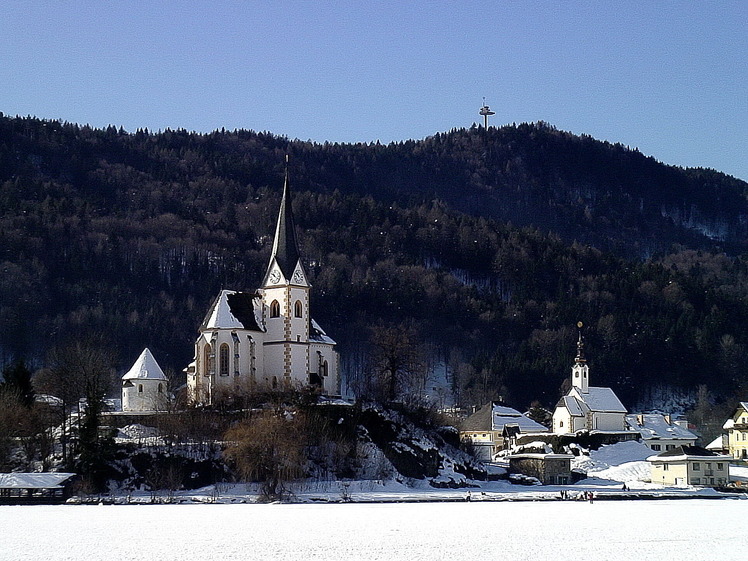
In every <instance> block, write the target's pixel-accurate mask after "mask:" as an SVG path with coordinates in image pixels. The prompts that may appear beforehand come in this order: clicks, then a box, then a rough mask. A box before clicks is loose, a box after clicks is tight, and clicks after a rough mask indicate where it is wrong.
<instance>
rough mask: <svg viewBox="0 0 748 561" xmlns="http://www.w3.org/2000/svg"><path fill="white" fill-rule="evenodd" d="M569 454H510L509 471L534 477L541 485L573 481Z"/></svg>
mask: <svg viewBox="0 0 748 561" xmlns="http://www.w3.org/2000/svg"><path fill="white" fill-rule="evenodd" d="M572 458H573V456H572V455H571V454H512V455H511V456H509V457H508V459H509V473H510V474H513V473H518V474H521V475H525V476H527V477H534V478H536V479H537V480H538V481H540V482H541V483H542V484H543V485H568V484H570V483H575V482H576V480H575V478H574V477H573V474H572V471H571V460H572Z"/></svg>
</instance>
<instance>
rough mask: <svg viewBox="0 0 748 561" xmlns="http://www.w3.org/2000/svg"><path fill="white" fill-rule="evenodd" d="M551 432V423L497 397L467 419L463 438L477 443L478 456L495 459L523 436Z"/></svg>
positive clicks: (482, 458)
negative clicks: (501, 401) (538, 420)
mask: <svg viewBox="0 0 748 561" xmlns="http://www.w3.org/2000/svg"><path fill="white" fill-rule="evenodd" d="M548 432H550V431H549V430H548V428H547V427H544V426H543V425H541V424H540V423H537V422H535V421H533V420H532V419H530V418H529V417H527V416H526V415H523V414H522V413H520V412H519V411H517V410H516V409H512V408H511V407H506V406H505V405H501V404H500V403H497V402H495V401H494V402H491V403H487V404H486V405H484V406H483V407H481V408H480V409H479V410H478V411H476V412H475V413H473V414H472V415H470V416H469V417H468V418H467V419H465V421H463V423H462V425H461V426H460V440H461V441H462V442H464V443H466V444H470V445H471V446H472V447H473V450H474V452H475V456H476V457H477V458H478V459H481V460H484V461H491V460H492V459H493V457H494V456H495V455H496V453H497V452H500V451H501V450H504V449H506V448H509V446H511V445H513V444H515V443H516V441H517V439H518V438H519V436H521V435H528V434H538V433H541V434H542V433H548Z"/></svg>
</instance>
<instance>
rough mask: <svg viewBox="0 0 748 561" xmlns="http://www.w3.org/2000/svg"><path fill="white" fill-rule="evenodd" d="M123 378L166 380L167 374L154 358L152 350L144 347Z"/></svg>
mask: <svg viewBox="0 0 748 561" xmlns="http://www.w3.org/2000/svg"><path fill="white" fill-rule="evenodd" d="M122 379H123V380H135V379H138V380H166V375H165V374H164V371H163V370H161V367H160V366H159V365H158V363H157V362H156V359H155V358H153V355H152V354H151V351H149V350H148V349H143V352H142V353H140V356H139V357H138V360H136V361H135V364H133V365H132V368H130V370H128V371H127V373H126V374H125V375H124V376H122Z"/></svg>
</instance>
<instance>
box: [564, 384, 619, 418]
mask: <svg viewBox="0 0 748 561" xmlns="http://www.w3.org/2000/svg"><path fill="white" fill-rule="evenodd" d="M569 395H573V396H574V397H576V398H577V399H579V400H580V401H582V402H584V403H585V405H587V407H589V408H590V411H598V412H607V413H626V408H625V407H624V406H623V403H621V401H620V400H619V399H618V396H616V394H615V392H614V391H613V390H611V389H610V388H594V387H590V388H589V391H587V392H586V393H585V392H582V391H581V390H579V388H572V389H571V391H570V392H569Z"/></svg>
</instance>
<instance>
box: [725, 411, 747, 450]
mask: <svg viewBox="0 0 748 561" xmlns="http://www.w3.org/2000/svg"><path fill="white" fill-rule="evenodd" d="M722 428H723V429H724V430H725V432H726V433H727V449H728V450H729V452H730V454H731V455H732V457H733V458H735V459H739V460H745V459H748V401H741V402H740V405H738V407H737V409H735V412H734V413H733V414H732V416H731V417H730V418H729V419H727V421H726V422H725V424H724V425H723V426H722Z"/></svg>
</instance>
